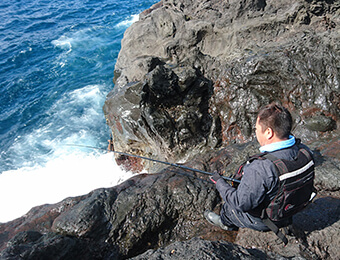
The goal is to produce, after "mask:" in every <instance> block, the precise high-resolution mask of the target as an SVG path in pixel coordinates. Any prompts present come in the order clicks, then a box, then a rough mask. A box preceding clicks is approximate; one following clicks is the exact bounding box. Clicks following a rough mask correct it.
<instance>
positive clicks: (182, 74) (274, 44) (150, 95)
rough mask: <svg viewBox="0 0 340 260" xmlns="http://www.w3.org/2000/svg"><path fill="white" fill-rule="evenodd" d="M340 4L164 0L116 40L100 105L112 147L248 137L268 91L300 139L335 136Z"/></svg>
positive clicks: (153, 151)
mask: <svg viewBox="0 0 340 260" xmlns="http://www.w3.org/2000/svg"><path fill="white" fill-rule="evenodd" d="M339 14H340V4H339V2H338V1H303V0H300V1H293V0H290V1H241V2H240V1H217V0H216V1H215V0H214V1H192V0H171V1H168V0H163V1H161V2H160V3H158V4H157V5H155V6H154V7H152V8H151V9H150V10H148V11H146V12H143V13H142V14H141V15H140V20H139V21H138V22H136V23H134V24H133V25H132V26H131V27H129V28H128V29H127V31H126V33H125V36H124V39H123V41H122V48H121V51H120V53H119V57H118V60H117V63H116V66H115V75H116V77H115V87H114V89H113V90H112V92H111V93H110V94H109V95H108V97H107V100H106V103H105V105H104V113H105V116H106V118H107V122H108V125H109V126H110V128H111V130H112V133H113V137H114V146H115V148H116V149H117V150H122V151H125V152H135V153H137V154H140V155H145V156H148V157H153V158H156V159H161V160H162V159H163V160H167V161H171V162H177V161H189V160H190V159H193V158H195V156H196V155H197V154H201V153H205V152H206V151H208V150H210V149H218V148H220V147H226V146H227V145H229V144H233V143H246V142H249V141H252V140H254V134H253V132H254V122H255V119H256V118H255V117H256V112H257V110H258V109H259V108H260V107H261V106H263V105H265V104H267V103H269V102H272V101H276V102H279V103H282V104H283V105H285V106H287V107H288V108H289V109H290V110H291V111H292V114H293V117H294V121H295V128H294V134H295V135H297V136H299V137H301V138H302V139H303V140H304V141H305V142H307V141H308V142H309V141H310V142H312V141H313V140H316V139H319V138H335V137H339V116H340V94H339V78H340V77H339V75H340V71H339V67H340V65H339V60H340V59H339V53H340V49H339V46H340V45H339V42H340V41H339V30H337V27H338V26H339V23H340V20H339V17H340V15H339ZM136 46H138V48H136ZM130 93H133V94H132V95H133V98H132V97H131V94H130ZM127 163H128V162H127ZM141 167H142V168H145V169H150V170H151V171H157V170H159V166H158V165H157V166H155V165H154V164H152V165H150V164H143V165H141ZM137 168H138V167H137Z"/></svg>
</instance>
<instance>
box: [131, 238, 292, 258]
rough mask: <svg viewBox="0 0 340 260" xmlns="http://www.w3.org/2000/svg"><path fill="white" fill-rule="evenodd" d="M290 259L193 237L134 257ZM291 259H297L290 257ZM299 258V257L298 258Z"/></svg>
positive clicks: (223, 242)
mask: <svg viewBox="0 0 340 260" xmlns="http://www.w3.org/2000/svg"><path fill="white" fill-rule="evenodd" d="M273 258H275V259H282V260H283V259H288V258H285V257H282V256H279V255H275V254H266V253H264V252H263V251H260V250H258V249H246V248H243V247H241V246H237V245H235V244H232V243H228V242H226V241H207V240H203V239H199V238H193V239H191V240H188V241H184V242H175V243H173V244H171V245H169V246H167V247H165V248H159V249H157V250H151V249H150V250H148V251H146V252H145V253H143V254H141V255H139V256H136V257H133V258H131V259H134V260H156V259H164V260H167V259H197V260H199V259H201V260H205V259H211V260H214V259H273ZM289 259H295V258H294V257H293V258H289ZM296 259H299V258H296Z"/></svg>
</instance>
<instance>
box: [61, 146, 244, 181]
mask: <svg viewBox="0 0 340 260" xmlns="http://www.w3.org/2000/svg"><path fill="white" fill-rule="evenodd" d="M66 145H67V146H76V147H83V148H90V149H97V150H103V151H109V152H112V153H116V154H120V155H125V156H128V157H135V158H140V159H144V160H148V161H152V162H157V163H162V164H165V165H169V166H173V167H177V168H182V169H185V170H189V171H193V172H199V173H203V174H206V175H211V176H212V175H214V173H211V172H207V171H202V170H198V169H194V168H190V167H188V166H185V165H179V164H176V163H170V162H165V161H161V160H156V159H152V158H149V157H144V156H140V155H134V154H129V153H124V152H119V151H113V150H107V149H104V148H100V147H95V146H89V145H81V144H66ZM221 177H222V178H223V179H225V180H227V181H232V182H237V183H240V182H241V181H240V180H237V179H234V178H230V177H226V176H221Z"/></svg>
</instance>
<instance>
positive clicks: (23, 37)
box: [0, 0, 158, 222]
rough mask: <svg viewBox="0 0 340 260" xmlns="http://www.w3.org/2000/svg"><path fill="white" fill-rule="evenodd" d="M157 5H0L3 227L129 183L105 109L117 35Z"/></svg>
mask: <svg viewBox="0 0 340 260" xmlns="http://www.w3.org/2000/svg"><path fill="white" fill-rule="evenodd" d="M156 2H158V1H156V0H153V1H151V0H149V1H148V0H133V1H130V0H104V1H95V0H83V1H81V0H74V1H68V0H55V1H47V0H16V1H10V0H1V2H0V17H1V19H0V80H1V81H0V111H1V113H0V222H6V221H9V220H12V219H14V218H17V217H20V216H22V215H23V214H25V213H26V212H27V211H28V210H29V209H30V208H31V207H33V206H36V205H41V204H45V203H56V202H58V201H60V200H62V199H64V198H66V197H68V196H76V195H82V194H85V193H88V192H90V191H91V190H93V189H96V188H100V187H108V186H113V185H116V184H117V183H119V182H120V181H122V180H124V179H126V178H128V177H130V176H131V174H130V173H126V172H123V171H122V170H121V169H120V168H119V167H117V165H116V164H115V161H114V158H113V154H112V153H106V152H103V151H100V150H91V149H87V148H80V147H76V146H69V144H80V145H88V146H95V147H100V148H106V147H107V139H108V137H109V135H110V130H109V128H108V127H107V126H106V124H105V118H104V115H103V112H102V106H103V104H104V101H105V97H106V95H107V94H108V92H109V91H110V90H111V89H112V88H113V87H114V85H113V83H112V79H113V70H114V66H115V62H116V59H117V56H118V53H119V50H120V47H121V45H120V44H121V40H122V38H123V34H124V31H125V30H126V29H127V28H128V26H130V25H131V24H132V23H133V22H135V21H137V20H138V14H139V13H140V12H142V11H143V10H145V9H147V8H149V7H150V6H151V5H153V4H154V3H156Z"/></svg>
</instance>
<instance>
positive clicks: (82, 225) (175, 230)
mask: <svg viewBox="0 0 340 260" xmlns="http://www.w3.org/2000/svg"><path fill="white" fill-rule="evenodd" d="M219 202H220V201H219V198H218V196H217V192H216V190H215V189H214V186H213V184H212V183H209V182H207V181H206V180H204V179H201V178H198V177H197V176H194V175H193V174H192V173H191V172H188V173H185V172H182V173H181V172H178V171H177V172H176V171H174V170H171V169H169V170H168V171H166V170H165V171H164V172H163V173H162V174H155V175H138V176H135V177H133V178H131V179H129V180H128V181H126V182H124V183H122V184H121V185H118V186H116V187H113V188H108V189H98V190H95V191H93V192H91V193H89V194H88V195H85V196H81V197H75V198H68V199H66V200H65V201H62V202H60V203H57V204H54V205H45V206H41V207H36V208H33V209H32V210H31V211H30V212H28V213H27V214H26V215H25V216H23V217H21V218H19V219H16V220H14V221H11V222H8V223H5V224H0V230H1V233H3V232H6V231H7V237H6V238H3V239H2V240H1V244H0V247H1V249H3V251H2V252H1V254H0V258H1V259H11V257H13V259H15V257H18V256H19V255H22V256H23V259H37V258H38V259H39V257H41V258H43V257H44V256H46V255H47V254H48V253H51V252H53V253H54V254H55V255H56V256H59V257H60V258H65V259H70V258H75V259H121V258H126V257H131V256H135V255H137V254H139V253H142V252H144V251H146V250H147V249H149V248H156V247H159V246H166V245H168V244H169V243H171V242H172V241H181V240H187V239H190V238H193V237H196V236H203V237H204V236H205V237H209V236H217V237H220V238H221V239H225V240H232V235H231V234H233V233H232V232H231V233H225V232H221V231H220V230H218V229H217V228H213V229H211V227H210V225H209V224H208V223H206V221H205V220H204V218H203V212H204V210H205V209H216V208H217V207H218V206H219ZM65 204H67V205H70V206H68V207H67V208H66V207H65V208H62V206H63V205H65ZM50 212H58V214H55V215H54V216H53V217H49V221H50V224H49V225H48V226H46V225H45V226H43V225H42V224H44V221H43V219H42V218H39V217H38V216H39V215H40V216H41V215H46V216H50V215H51V214H50ZM37 215H38V216H37ZM18 227H20V228H18ZM90 245H91V246H90ZM98 252H100V253H99V254H98ZM113 256H116V258H114V257H113ZM60 258H59V259H60Z"/></svg>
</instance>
